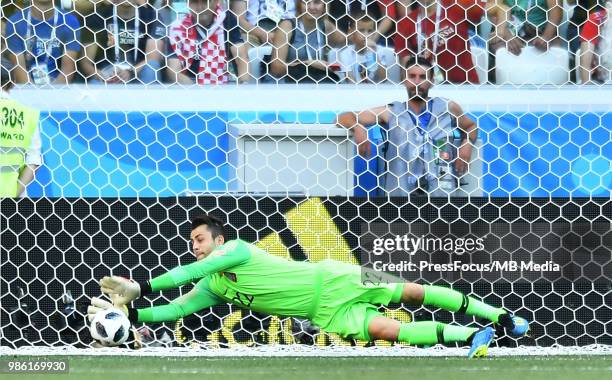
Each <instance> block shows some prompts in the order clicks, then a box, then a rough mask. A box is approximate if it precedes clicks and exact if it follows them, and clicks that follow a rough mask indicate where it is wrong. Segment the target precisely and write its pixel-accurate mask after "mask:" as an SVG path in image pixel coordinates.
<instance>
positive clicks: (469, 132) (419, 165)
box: [337, 57, 478, 196]
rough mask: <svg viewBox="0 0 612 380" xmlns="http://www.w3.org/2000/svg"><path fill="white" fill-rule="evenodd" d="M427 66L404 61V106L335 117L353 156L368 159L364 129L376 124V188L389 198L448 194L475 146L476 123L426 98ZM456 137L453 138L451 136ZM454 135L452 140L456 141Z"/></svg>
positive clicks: (429, 80)
mask: <svg viewBox="0 0 612 380" xmlns="http://www.w3.org/2000/svg"><path fill="white" fill-rule="evenodd" d="M432 72H433V70H432V64H431V63H430V62H429V61H427V60H425V59H423V58H420V57H412V58H410V59H409V60H408V62H407V63H406V74H405V76H406V80H405V82H404V84H405V86H406V90H407V92H408V102H399V101H398V102H393V103H391V104H388V105H384V106H380V107H375V108H372V109H369V110H365V111H361V112H346V113H343V114H341V115H339V116H338V119H337V124H338V125H339V126H342V127H345V128H348V129H351V130H352V131H353V136H354V138H355V143H356V144H357V147H358V150H359V154H360V155H362V156H364V157H368V156H369V155H370V148H371V147H370V143H369V141H368V131H367V127H368V126H370V125H375V124H378V125H380V126H381V127H382V129H383V132H384V133H383V136H385V142H384V147H383V148H382V154H383V155H384V165H379V167H384V168H385V169H384V172H382V173H381V187H382V188H383V190H384V191H385V192H386V193H387V194H388V195H390V196H406V195H409V194H413V193H417V194H419V193H428V194H430V195H434V196H438V195H440V196H448V195H451V194H453V193H454V192H455V191H456V190H457V188H458V183H459V181H458V179H459V177H461V176H463V175H464V174H465V173H467V170H468V163H469V162H470V160H471V157H472V145H473V144H474V143H475V142H476V138H477V136H478V129H477V126H476V123H475V122H474V121H473V120H472V119H470V118H469V117H468V116H467V115H466V114H465V113H464V112H463V110H462V109H461V107H460V106H459V104H457V103H455V102H453V101H450V100H448V99H444V98H438V97H430V96H429V90H430V89H431V87H432V86H433V83H432V75H433V74H432ZM457 135H458V136H457ZM457 137H458V138H457Z"/></svg>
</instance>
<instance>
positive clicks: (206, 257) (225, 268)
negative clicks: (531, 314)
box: [88, 215, 529, 357]
mask: <svg viewBox="0 0 612 380" xmlns="http://www.w3.org/2000/svg"><path fill="white" fill-rule="evenodd" d="M191 223H192V224H191V228H192V231H191V241H192V244H193V254H194V255H195V257H196V259H197V262H195V263H192V264H189V265H183V266H178V267H176V268H174V269H172V270H170V271H169V272H167V273H165V274H162V275H160V276H158V277H155V278H153V279H151V280H150V281H146V282H142V283H138V282H134V281H130V280H128V279H125V278H123V277H119V276H111V277H104V278H102V280H101V281H100V286H101V290H102V292H103V293H105V294H108V295H109V296H111V299H113V301H114V303H115V306H118V307H122V308H123V310H125V312H126V314H127V315H128V317H129V319H130V321H131V322H133V323H135V322H164V321H175V320H177V319H179V318H181V317H184V316H186V315H189V314H192V313H195V312H197V311H199V310H202V309H204V308H207V307H210V306H213V305H218V304H223V303H231V304H234V305H238V306H241V307H244V308H247V309H250V310H253V311H257V312H262V313H266V314H272V315H280V316H287V317H289V316H290V317H297V318H307V319H309V320H310V321H311V322H312V323H313V324H315V325H317V326H319V327H320V328H321V329H323V330H325V331H327V332H332V333H337V334H339V335H340V336H342V337H345V338H355V339H360V340H365V341H370V340H374V339H383V340H387V341H399V342H405V343H408V344H411V345H434V344H436V343H453V342H464V343H467V344H469V345H470V346H471V347H470V351H469V357H479V356H484V355H486V353H487V348H488V347H489V345H490V344H491V342H492V341H493V338H494V335H495V332H494V330H493V328H491V327H486V328H483V329H480V330H479V329H477V328H473V327H464V326H458V325H449V324H443V323H440V322H433V321H422V322H411V323H400V322H399V321H396V320H393V319H390V318H387V317H384V316H383V315H382V314H381V313H379V311H378V305H380V304H383V305H388V304H390V303H400V302H402V303H406V304H410V305H429V306H433V307H439V308H442V309H445V310H449V311H453V312H460V313H465V314H467V315H473V316H476V317H480V318H485V319H487V320H489V321H491V322H493V323H496V324H499V325H501V326H503V327H504V328H505V329H506V331H507V333H508V334H509V335H511V336H514V337H520V336H523V335H525V334H526V333H527V331H528V329H529V326H528V323H527V321H526V320H525V319H523V318H520V317H518V316H513V315H511V314H510V313H508V312H507V311H505V310H504V309H501V308H496V307H493V306H490V305H487V304H486V303H484V302H482V301H479V300H477V299H475V298H472V297H467V296H465V295H463V294H461V293H459V292H457V291H455V290H452V289H449V288H445V287H440V286H429V285H419V284H416V283H394V284H388V283H371V282H367V283H365V284H364V283H363V282H362V279H361V268H360V267H359V266H356V265H350V264H345V263H341V262H337V261H333V260H323V261H321V262H318V263H310V262H300V261H290V260H286V259H283V258H280V257H277V256H274V255H270V254H268V253H266V252H265V251H263V250H262V249H260V248H258V247H256V246H254V245H252V244H249V243H246V242H244V241H241V240H231V241H227V242H226V241H225V236H224V229H223V223H222V222H221V221H220V220H219V219H217V218H215V217H213V216H211V215H201V216H198V217H196V218H194V219H193V220H192V222H191ZM192 282H196V284H195V286H194V288H193V289H192V290H191V291H189V292H188V293H186V294H185V295H183V296H181V297H178V298H176V299H174V300H173V301H172V302H170V303H169V304H166V305H160V306H154V307H149V308H143V309H134V308H131V307H127V306H126V305H128V304H129V303H130V302H131V301H133V300H135V299H137V298H139V297H142V296H145V295H147V294H148V293H151V292H157V291H160V290H165V289H172V288H177V287H179V286H181V285H185V284H188V283H192ZM108 307H111V304H110V303H108V302H105V301H103V300H101V299H99V298H94V299H92V305H91V306H90V307H89V308H88V314H95V313H96V312H97V311H99V310H100V309H105V308H108Z"/></svg>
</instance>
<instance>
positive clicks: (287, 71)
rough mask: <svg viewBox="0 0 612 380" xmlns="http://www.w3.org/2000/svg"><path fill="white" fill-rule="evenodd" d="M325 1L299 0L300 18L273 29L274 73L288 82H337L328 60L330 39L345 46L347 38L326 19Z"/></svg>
mask: <svg viewBox="0 0 612 380" xmlns="http://www.w3.org/2000/svg"><path fill="white" fill-rule="evenodd" d="M326 13H327V12H326V3H325V2H324V1H323V0H297V18H296V19H294V20H285V21H281V23H280V24H279V26H278V28H277V29H276V30H275V31H274V41H273V44H272V45H273V48H272V62H271V64H270V67H271V70H270V71H271V73H272V75H274V76H275V77H276V78H278V79H280V80H284V81H285V82H289V83H291V82H294V83H295V82H301V83H304V82H337V81H338V80H339V78H338V76H337V75H336V74H335V73H334V72H333V71H332V68H333V67H332V66H331V65H330V63H329V62H327V58H326V51H325V48H326V47H327V46H328V41H329V42H331V43H332V44H342V46H346V37H345V36H344V34H342V33H340V32H338V30H337V29H336V28H335V26H334V25H333V24H332V23H331V22H330V21H329V20H328V19H327V17H326V16H325V15H326Z"/></svg>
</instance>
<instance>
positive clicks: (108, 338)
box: [89, 308, 131, 347]
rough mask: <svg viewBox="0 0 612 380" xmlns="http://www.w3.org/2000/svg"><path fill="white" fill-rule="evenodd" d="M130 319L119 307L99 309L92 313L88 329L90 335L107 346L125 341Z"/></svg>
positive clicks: (128, 331)
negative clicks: (94, 313)
mask: <svg viewBox="0 0 612 380" xmlns="http://www.w3.org/2000/svg"><path fill="white" fill-rule="evenodd" d="M130 325H131V324H130V321H129V320H128V318H127V317H126V315H125V314H124V313H123V312H122V311H121V310H119V309H116V308H110V309H106V310H101V311H99V312H97V313H96V315H94V317H93V319H92V321H91V325H90V326H89V331H90V332H91V337H92V338H94V339H95V340H97V341H98V342H99V343H100V344H102V345H103V346H107V347H113V346H118V345H120V344H123V343H125V341H126V340H127V338H128V335H129V334H130Z"/></svg>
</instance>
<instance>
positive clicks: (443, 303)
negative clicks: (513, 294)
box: [423, 285, 506, 323]
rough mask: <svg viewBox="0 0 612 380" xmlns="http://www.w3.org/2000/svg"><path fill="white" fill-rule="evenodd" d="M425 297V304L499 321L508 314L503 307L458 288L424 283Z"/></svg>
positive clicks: (495, 321)
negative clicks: (469, 295)
mask: <svg viewBox="0 0 612 380" xmlns="http://www.w3.org/2000/svg"><path fill="white" fill-rule="evenodd" d="M423 287H424V288H425V297H424V298H423V305H431V306H436V307H439V308H442V309H444V310H448V311H453V312H459V313H465V314H467V315H474V316H476V317H479V318H485V319H488V320H489V321H491V322H494V323H498V322H499V317H500V316H501V315H502V314H506V311H505V310H504V309H502V308H498V307H493V306H490V305H487V304H486V303H484V302H482V301H479V300H477V299H475V298H472V297H468V296H466V295H464V294H462V293H460V292H458V291H456V290H453V289H450V288H445V287H442V286H432V285H423Z"/></svg>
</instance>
